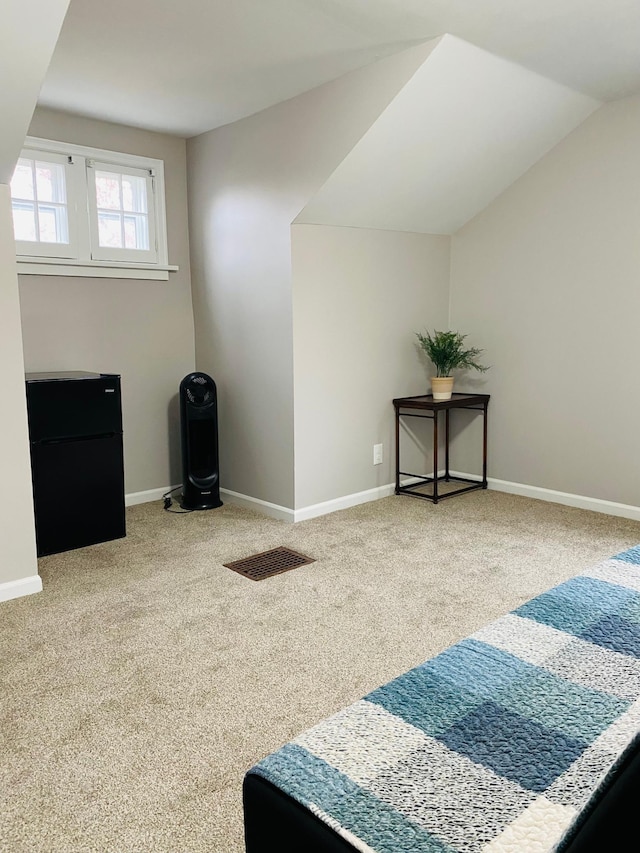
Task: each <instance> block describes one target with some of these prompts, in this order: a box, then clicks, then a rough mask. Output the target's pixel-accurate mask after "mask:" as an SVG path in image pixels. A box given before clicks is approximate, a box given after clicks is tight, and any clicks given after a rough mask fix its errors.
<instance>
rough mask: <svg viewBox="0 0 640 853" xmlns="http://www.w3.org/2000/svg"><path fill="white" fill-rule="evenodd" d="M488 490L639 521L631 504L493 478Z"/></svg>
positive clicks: (472, 476) (637, 511)
mask: <svg viewBox="0 0 640 853" xmlns="http://www.w3.org/2000/svg"><path fill="white" fill-rule="evenodd" d="M451 473H452V474H453V475H454V476H456V477H468V478H469V479H472V480H481V479H482V478H481V477H480V476H479V475H476V474H464V473H461V472H459V471H452V472H451ZM487 480H488V483H489V488H490V489H494V490H495V491H496V492H506V493H507V494H510V495H522V496H523V497H525V498H535V499H536V500H540V501H549V502H550V503H557V504H564V506H574V507H577V508H578V509H589V510H591V511H592V512H601V513H604V514H605V515H616V516H618V517H620V518H630V519H632V520H633V521H640V506H633V505H632V504H621V503H616V502H615V501H605V500H602V499H601V498H589V497H586V496H585V495H574V494H571V493H570V492H558V491H556V490H555V489H544V488H542V487H541V486H529V485H527V484H525V483H511V482H509V480H497V479H496V478H495V477H488V478H487Z"/></svg>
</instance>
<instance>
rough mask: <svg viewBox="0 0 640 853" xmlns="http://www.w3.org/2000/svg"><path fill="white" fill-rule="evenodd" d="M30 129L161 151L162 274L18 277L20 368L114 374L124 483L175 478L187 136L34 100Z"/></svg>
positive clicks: (129, 487) (189, 360) (153, 484)
mask: <svg viewBox="0 0 640 853" xmlns="http://www.w3.org/2000/svg"><path fill="white" fill-rule="evenodd" d="M29 133H30V135H32V136H39V137H43V138H46V139H56V140H62V141H65V142H72V143H76V144H78V145H88V146H92V147H96V148H105V149H107V150H114V151H123V152H126V153H130V154H139V155H142V156H148V157H154V158H158V159H161V160H164V168H165V183H166V197H167V231H168V243H169V263H170V264H177V265H178V266H179V268H180V269H179V272H177V273H170V274H169V281H139V280H133V279H131V280H130V279H116V278H76V277H69V278H64V277H60V276H27V275H22V276H19V278H20V302H21V309H22V330H23V338H24V358H25V365H26V369H27V370H28V371H39V370H89V371H98V372H105V373H119V374H121V376H122V406H123V429H124V449H125V489H126V491H127V493H135V492H142V491H147V490H150V489H159V488H163V487H166V486H168V485H170V484H176V483H180V482H181V473H180V454H179V441H180V430H179V422H178V415H177V407H176V402H177V392H178V386H179V384H180V380H181V379H182V378H183V376H185V375H186V374H187V373H189V372H190V371H192V370H193V369H194V366H195V344H194V331H193V313H192V304H191V281H190V269H189V240H188V222H187V189H186V144H185V140H183V139H179V138H177V137H173V136H166V135H163V134H158V133H150V132H147V131H141V130H137V129H134V128H128V127H124V126H122V125H114V124H108V123H105V122H100V121H94V120H91V119H85V118H78V117H74V116H70V115H66V114H64V113H58V112H54V111H51V110H45V109H37V110H36V113H35V115H34V118H33V121H32V123H31V127H30V129H29Z"/></svg>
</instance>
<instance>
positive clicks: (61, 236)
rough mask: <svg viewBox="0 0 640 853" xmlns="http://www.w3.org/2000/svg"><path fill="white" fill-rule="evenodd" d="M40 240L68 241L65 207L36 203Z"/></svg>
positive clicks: (51, 241)
mask: <svg viewBox="0 0 640 853" xmlns="http://www.w3.org/2000/svg"><path fill="white" fill-rule="evenodd" d="M38 222H39V224H40V240H41V242H43V243H68V242H69V228H68V223H67V209H66V208H65V207H62V206H58V205H56V206H54V205H48V204H39V205H38Z"/></svg>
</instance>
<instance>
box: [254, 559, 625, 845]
mask: <svg viewBox="0 0 640 853" xmlns="http://www.w3.org/2000/svg"><path fill="white" fill-rule="evenodd" d="M639 734H640V545H638V546H636V547H635V548H632V549H631V550H629V551H625V552H624V553H621V554H617V555H616V556H614V557H612V558H611V559H608V560H605V561H604V562H602V563H599V564H597V565H595V566H594V567H593V568H591V569H588V570H586V571H585V572H584V573H583V574H581V575H579V576H577V577H574V578H572V579H571V580H569V581H567V582H566V583H562V584H560V585H559V586H556V587H554V588H553V589H550V590H549V591H547V592H544V593H542V595H539V596H537V597H536V598H533V599H531V600H530V601H528V602H527V603H525V604H523V605H522V606H521V607H519V608H518V609H517V610H514V611H512V612H511V613H509V614H507V615H505V616H503V617H501V618H499V619H497V620H495V621H494V622H492V623H490V624H489V625H487V626H486V627H484V628H483V629H481V630H480V631H477V632H476V633H475V634H473V635H471V636H470V637H468V638H466V639H464V640H463V641H462V642H460V643H457V644H456V645H454V646H451V647H450V648H449V649H447V650H446V651H444V652H442V653H441V654H439V655H437V656H436V657H434V658H431V659H430V660H427V661H426V662H425V663H423V664H421V665H420V666H417V667H416V668H414V669H412V670H409V671H408V672H406V673H404V674H403V675H401V676H399V677H398V678H396V679H394V680H393V681H390V682H389V683H387V684H385V685H383V686H382V687H380V688H378V689H377V690H374V691H373V692H372V693H369V694H368V695H367V696H365V697H364V698H363V699H361V700H360V701H358V702H355V703H354V704H353V705H351V706H349V707H348V708H346V709H344V710H342V711H340V712H339V713H337V714H335V715H333V716H332V717H330V718H328V719H326V720H324V721H323V722H321V723H319V724H318V725H316V726H314V727H313V728H311V729H309V730H308V731H306V732H304V733H303V734H301V735H300V736H299V737H297V738H295V740H293V741H291V742H290V743H288V744H286V745H285V746H283V747H282V748H280V749H279V750H277V751H276V752H274V753H272V754H271V755H269V756H267V757H266V758H265V759H264V760H262V761H260V762H259V763H258V764H256V765H255V766H254V767H253V768H252V769H251V770H250V771H249V773H256V774H259V775H260V776H262V777H264V778H266V779H268V780H269V781H270V782H272V783H273V784H274V785H276V786H277V787H278V788H279V789H281V790H282V791H284V792H285V793H287V794H289V795H290V796H291V797H293V798H294V799H295V800H297V801H298V802H300V803H301V804H303V805H304V806H305V807H306V808H307V809H309V810H310V811H312V812H313V813H314V814H315V815H317V816H318V817H319V818H321V819H322V820H323V821H324V822H326V823H327V824H328V825H329V826H331V827H332V828H333V829H334V830H335V831H336V832H338V833H339V834H340V835H342V836H343V837H344V838H346V839H347V840H348V841H349V842H350V844H351V845H352V846H353V847H354V848H355V849H356V850H360V851H367V853H371V851H375V853H407V851H411V853H476V851H478V853H480V852H481V853H534V851H535V853H548V852H549V851H560V850H562V847H563V843H564V842H566V841H567V840H568V839H569V838H570V837H571V833H572V831H573V830H575V828H576V827H577V826H578V825H579V823H580V821H581V818H582V817H584V816H585V814H587V813H588V810H589V807H590V803H592V802H593V800H594V798H595V797H597V795H598V793H599V792H600V791H601V789H602V787H603V785H604V784H605V783H606V781H607V779H608V777H610V775H611V774H612V773H613V772H614V771H615V769H616V767H617V766H618V764H619V762H620V761H621V759H622V757H623V755H624V754H625V752H626V751H627V750H628V749H629V748H630V747H631V745H632V744H633V743H634V741H635V740H636V738H637V737H638V736H639Z"/></svg>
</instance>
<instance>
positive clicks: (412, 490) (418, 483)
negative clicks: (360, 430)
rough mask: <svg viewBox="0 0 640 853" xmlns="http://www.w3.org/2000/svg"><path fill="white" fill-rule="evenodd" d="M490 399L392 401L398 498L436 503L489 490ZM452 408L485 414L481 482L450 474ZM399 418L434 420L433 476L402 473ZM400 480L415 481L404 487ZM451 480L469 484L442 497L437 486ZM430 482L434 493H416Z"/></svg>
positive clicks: (460, 397) (455, 396) (461, 396)
mask: <svg viewBox="0 0 640 853" xmlns="http://www.w3.org/2000/svg"><path fill="white" fill-rule="evenodd" d="M489 396H490V395H489V394H452V395H451V399H450V400H434V399H433V395H432V394H422V395H421V396H418V397H398V398H396V399H395V400H394V401H393V405H394V408H395V413H396V495H411V496H412V497H416V498H424V499H426V500H429V501H432V502H433V503H436V504H437V503H438V501H439V500H442V499H443V498H450V497H452V496H453V495H459V494H462V492H471V491H473V490H474V489H486V488H487V409H488V406H489ZM451 409H473V410H475V411H479V412H482V418H483V433H482V480H471V479H469V478H468V477H454V476H452V475H451V473H450V471H449V414H450V412H451ZM442 411H443V412H444V413H445V421H444V424H445V427H444V428H445V451H444V453H445V457H444V458H445V468H444V471H445V472H444V474H443V475H438V470H439V468H438V418H439V415H440V412H442ZM429 413H430V414H429ZM400 418H427V419H429V420H432V421H433V477H427V476H425V475H422V474H411V473H410V472H408V471H401V470H400ZM400 477H412V478H413V479H414V482H412V483H409V484H408V485H404V486H401V485H400ZM452 481H453V482H460V483H465V484H466V485H464V486H462V487H461V488H459V489H453V490H448V491H446V492H444V493H442V494H440V493H439V492H438V483H441V482H445V483H449V482H452ZM427 483H433V491H432V493H431V494H424V493H422V492H419V491H417V490H418V489H420V488H422V487H423V486H424V485H425V484H427Z"/></svg>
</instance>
